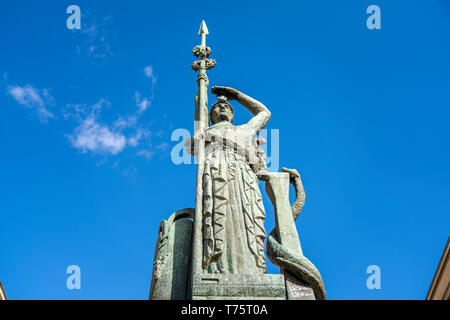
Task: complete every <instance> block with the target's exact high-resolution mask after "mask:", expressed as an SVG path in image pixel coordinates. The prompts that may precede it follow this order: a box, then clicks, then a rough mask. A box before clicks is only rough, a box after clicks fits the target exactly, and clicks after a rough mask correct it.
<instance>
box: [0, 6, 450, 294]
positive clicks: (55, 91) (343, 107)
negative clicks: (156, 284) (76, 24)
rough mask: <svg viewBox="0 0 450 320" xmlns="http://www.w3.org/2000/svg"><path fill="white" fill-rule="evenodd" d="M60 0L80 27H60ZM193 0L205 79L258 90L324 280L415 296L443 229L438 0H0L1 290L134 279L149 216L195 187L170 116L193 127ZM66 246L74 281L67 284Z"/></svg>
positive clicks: (139, 273) (445, 136) (448, 185)
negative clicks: (292, 174) (76, 10)
mask: <svg viewBox="0 0 450 320" xmlns="http://www.w3.org/2000/svg"><path fill="white" fill-rule="evenodd" d="M71 4H77V5H78V6H79V7H80V8H81V24H82V27H81V30H68V29H67V27H66V19H67V17H68V14H66V8H67V7H68V6H69V5H71ZM371 4H376V5H378V6H379V7H380V8H381V29H380V30H369V29H368V28H367V27H366V19H367V17H368V16H369V15H368V14H366V8H367V7H368V6H369V5H371ZM202 19H205V21H206V23H207V25H208V29H209V32H210V35H209V36H208V38H207V45H209V46H211V48H212V55H211V56H212V58H214V59H216V61H217V65H216V67H215V68H214V69H212V70H210V71H209V78H210V82H211V85H227V86H231V87H234V88H236V89H238V90H240V91H243V92H244V93H247V94H248V95H250V96H253V97H255V98H256V99H259V100H261V101H262V102H263V103H264V104H265V105H266V106H267V107H268V108H269V109H270V111H271V112H272V118H271V120H270V121H269V124H268V126H267V128H268V129H279V141H280V145H279V158H280V166H286V167H289V168H296V169H298V171H299V172H300V173H301V175H302V179H303V183H304V186H305V190H306V205H305V207H304V209H303V213H302V216H301V217H300V218H299V219H298V220H297V223H296V224H297V228H298V230H299V234H300V240H301V242H302V247H303V251H304V253H305V255H306V256H307V257H308V258H309V259H310V260H311V261H312V262H313V263H315V265H316V266H317V267H318V268H319V270H320V271H321V273H322V276H323V278H324V283H325V287H326V290H327V294H328V298H329V299H424V298H425V295H426V293H427V290H428V287H429V285H430V282H431V280H432V277H433V274H434V271H435V269H436V266H437V263H438V261H439V258H440V255H441V253H442V250H443V248H444V245H445V243H446V241H447V237H448V236H449V235H450V232H449V231H450V230H449V226H450V214H449V213H450V167H449V163H450V148H449V142H448V141H449V137H450V126H449V120H450V98H449V75H450V62H449V61H450V60H449V57H450V45H449V41H448V40H449V36H450V4H449V2H448V1H446V0H434V1H426V2H424V1H379V0H377V1H345V2H342V1H340V2H338V1H289V2H288V1H276V2H273V1H245V2H244V1H227V3H226V5H224V4H223V2H220V1H196V2H195V4H194V3H191V2H188V1H179V2H167V1H137V0H136V1H76V2H67V1H39V2H37V1H0V30H2V31H1V32H0V76H1V78H0V106H1V107H0V138H1V157H0V281H2V283H3V284H4V287H5V289H6V293H7V295H8V297H9V298H10V299H146V298H147V297H148V292H149V287H150V280H151V272H152V263H153V253H154V247H155V241H156V237H157V229H158V226H159V222H160V221H161V220H162V219H166V218H168V217H169V216H170V214H171V213H172V212H174V211H176V210H178V209H181V208H186V207H193V206H194V196H195V173H196V167H195V166H194V165H175V164H174V163H173V162H172V161H171V157H170V152H171V150H172V148H173V147H174V146H175V145H176V144H177V143H178V142H177V141H171V134H172V132H173V131H174V130H175V129H177V128H186V129H188V130H189V131H192V129H193V117H194V105H193V99H194V96H195V92H196V83H195V77H196V74H195V73H194V72H193V71H192V70H191V69H190V64H191V63H192V61H193V60H194V57H193V56H192V52H191V50H192V48H193V47H194V46H195V45H197V44H199V42H200V38H199V37H198V36H197V31H198V27H199V25H200V22H201V20H202ZM211 101H214V100H213V97H212V96H210V102H211ZM234 109H235V122H236V123H237V124H239V123H243V122H245V121H247V120H248V119H249V118H250V115H249V113H248V111H246V110H245V109H244V108H243V107H241V106H238V105H236V104H234ZM269 145H270V141H269ZM264 201H265V206H266V211H267V213H266V215H267V220H266V229H267V230H268V231H270V230H271V228H272V227H273V209H272V206H271V204H270V202H269V201H268V199H267V197H266V196H264ZM69 265H78V266H80V268H81V286H82V288H81V290H68V289H67V288H66V278H67V277H68V275H67V274H66V268H67V267H68V266H69ZM370 265H378V266H379V267H380V269H381V289H380V290H369V289H368V288H367V287H366V279H367V277H368V276H369V275H368V274H367V273H366V268H367V267H368V266H370ZM269 272H271V273H278V268H276V267H275V266H271V265H270V266H269Z"/></svg>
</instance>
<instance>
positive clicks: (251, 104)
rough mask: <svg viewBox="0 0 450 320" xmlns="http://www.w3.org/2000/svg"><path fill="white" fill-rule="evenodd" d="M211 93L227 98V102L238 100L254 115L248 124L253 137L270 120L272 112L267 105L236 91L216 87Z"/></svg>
mask: <svg viewBox="0 0 450 320" xmlns="http://www.w3.org/2000/svg"><path fill="white" fill-rule="evenodd" d="M211 92H212V93H214V94H215V95H216V96H225V97H226V98H227V100H236V101H237V102H239V103H240V104H241V105H243V106H244V107H246V108H247V109H248V110H249V111H250V112H251V113H252V114H253V115H254V117H253V118H252V119H250V121H249V122H248V123H247V124H246V126H247V127H248V129H249V130H250V132H251V134H252V136H255V135H257V134H258V132H259V131H261V129H263V128H264V127H265V126H266V124H267V122H268V121H269V119H270V111H269V109H267V107H266V106H265V105H263V104H262V103H261V102H259V101H258V100H256V99H253V98H252V97H249V96H247V95H246V94H244V93H242V92H240V91H238V90H236V89H233V88H229V87H221V86H214V87H212V89H211Z"/></svg>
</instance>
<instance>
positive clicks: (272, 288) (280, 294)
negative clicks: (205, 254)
mask: <svg viewBox="0 0 450 320" xmlns="http://www.w3.org/2000/svg"><path fill="white" fill-rule="evenodd" d="M192 300H286V286H285V280H284V276H283V275H282V274H261V275H254V274H232V275H221V274H217V275H214V274H205V275H199V276H194V277H193V282H192Z"/></svg>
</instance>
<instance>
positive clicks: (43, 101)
mask: <svg viewBox="0 0 450 320" xmlns="http://www.w3.org/2000/svg"><path fill="white" fill-rule="evenodd" d="M8 93H9V94H10V95H11V96H12V97H13V98H14V100H16V102H17V103H19V104H21V105H24V106H26V107H28V108H30V109H33V110H34V111H35V112H36V113H37V114H38V116H39V118H40V119H41V121H43V122H47V120H48V119H49V118H54V117H55V116H54V114H53V113H52V112H51V111H50V110H48V109H47V108H46V105H54V99H53V97H52V96H50V94H49V93H48V90H46V89H44V90H39V89H37V88H34V87H33V86H31V85H26V86H23V87H21V86H8Z"/></svg>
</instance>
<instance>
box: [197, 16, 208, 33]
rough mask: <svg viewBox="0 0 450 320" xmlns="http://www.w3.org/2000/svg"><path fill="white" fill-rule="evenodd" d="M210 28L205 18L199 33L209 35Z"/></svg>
mask: <svg viewBox="0 0 450 320" xmlns="http://www.w3.org/2000/svg"><path fill="white" fill-rule="evenodd" d="M208 34H209V33H208V28H207V27H206V23H205V20H202V24H201V25H200V29H199V30H198V35H199V36H201V35H208Z"/></svg>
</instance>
